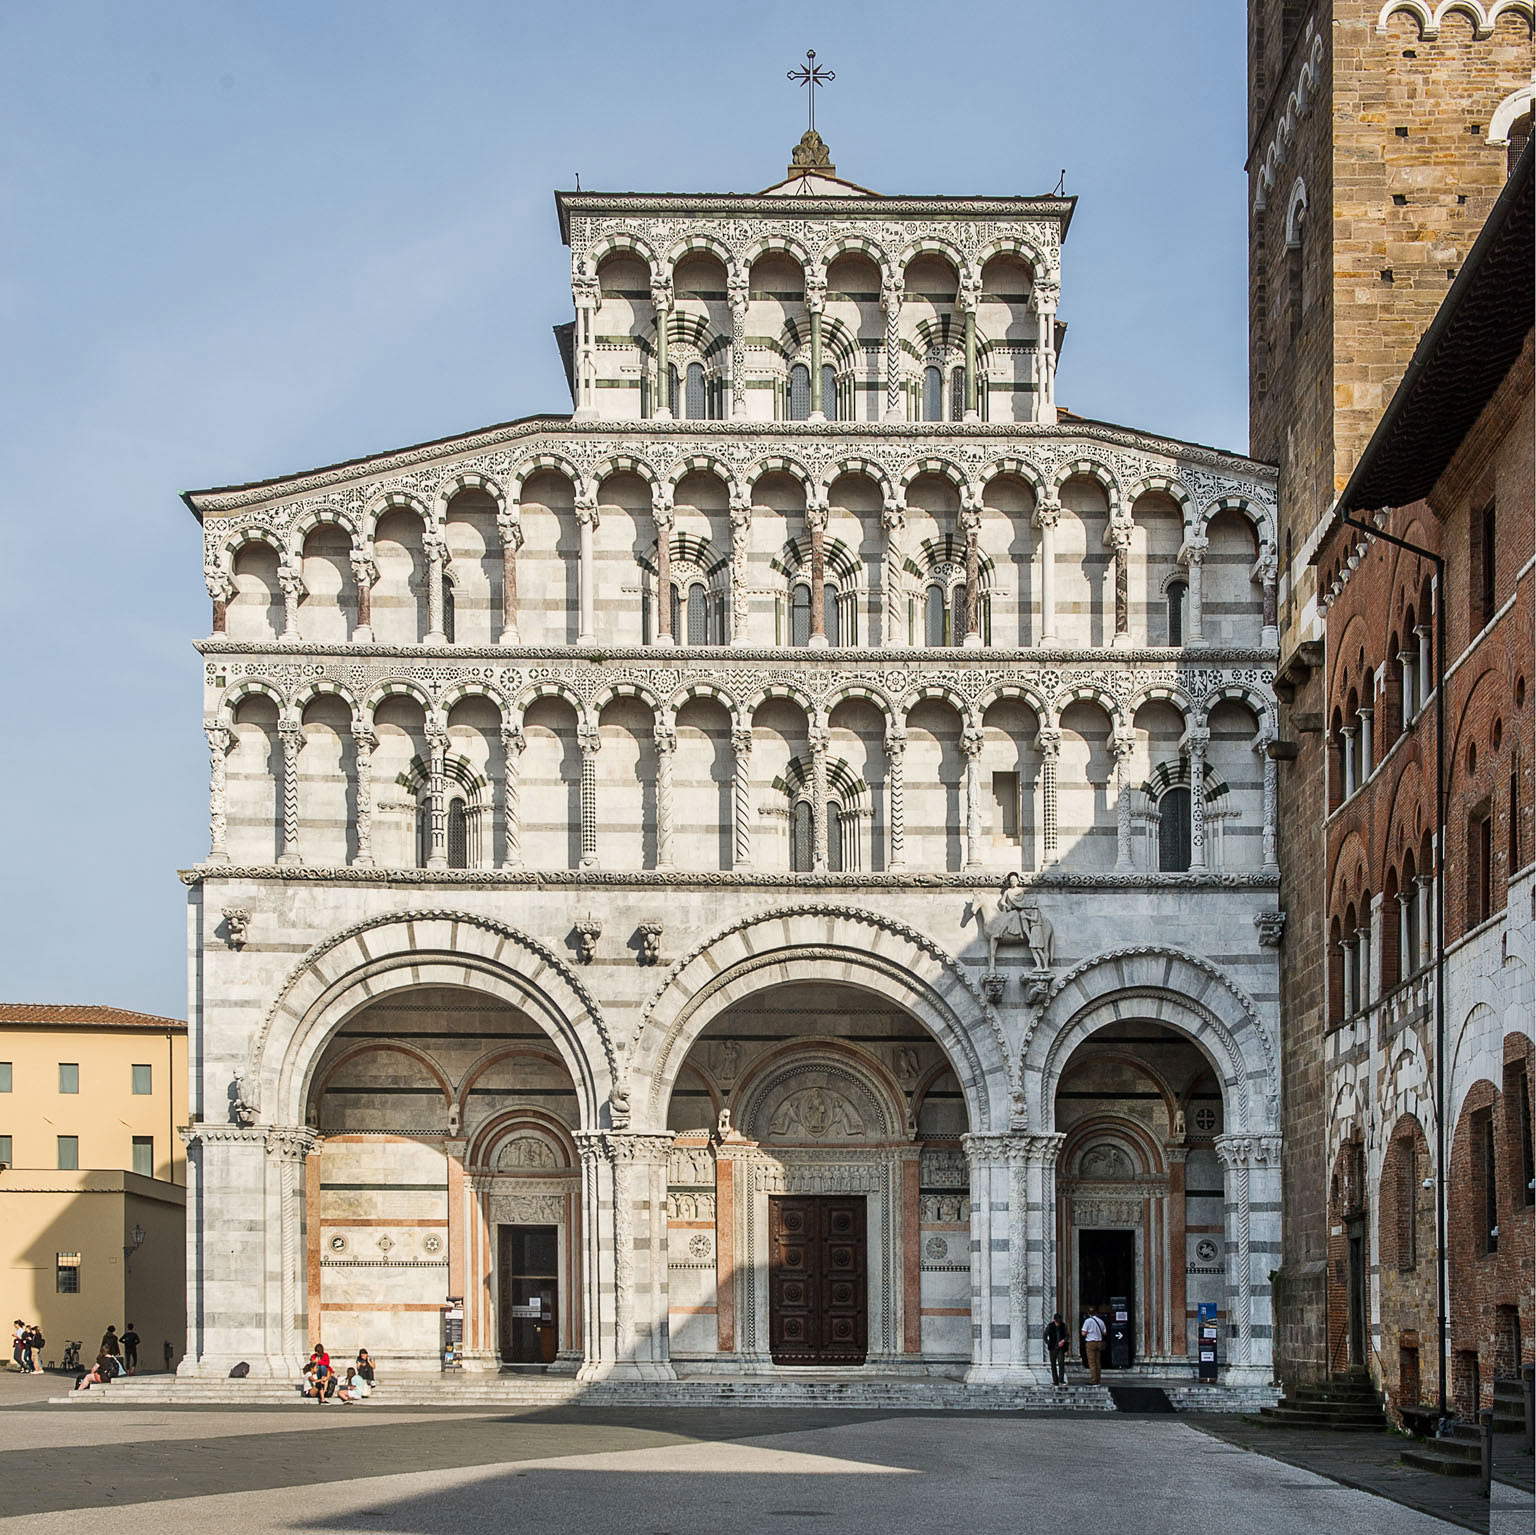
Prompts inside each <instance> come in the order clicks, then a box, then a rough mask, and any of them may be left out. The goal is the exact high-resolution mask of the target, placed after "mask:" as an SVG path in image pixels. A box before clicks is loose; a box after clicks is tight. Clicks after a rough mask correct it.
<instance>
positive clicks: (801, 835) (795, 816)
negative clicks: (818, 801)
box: [789, 799, 815, 874]
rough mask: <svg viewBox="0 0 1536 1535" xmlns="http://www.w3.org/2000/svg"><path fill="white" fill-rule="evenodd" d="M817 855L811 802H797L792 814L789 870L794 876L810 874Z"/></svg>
mask: <svg viewBox="0 0 1536 1535" xmlns="http://www.w3.org/2000/svg"><path fill="white" fill-rule="evenodd" d="M814 859H815V854H814V851H813V846H812V833H811V802H810V801H809V800H808V799H802V800H796V801H795V805H794V809H793V810H792V811H791V812H790V825H789V868H790V872H791V873H792V874H809V873H810V872H811V865H812V863H813V862H814Z"/></svg>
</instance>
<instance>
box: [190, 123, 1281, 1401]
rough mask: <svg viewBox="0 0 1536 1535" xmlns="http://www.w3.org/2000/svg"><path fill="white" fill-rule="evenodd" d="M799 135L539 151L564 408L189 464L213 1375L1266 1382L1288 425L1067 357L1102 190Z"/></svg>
mask: <svg viewBox="0 0 1536 1535" xmlns="http://www.w3.org/2000/svg"><path fill="white" fill-rule="evenodd" d="M796 161H797V164H796V165H795V166H794V167H793V168H792V169H791V172H790V174H789V176H788V177H787V179H786V180H785V181H783V182H781V183H780V184H778V185H776V186H774V187H770V188H769V189H767V191H765V192H763V193H760V194H757V195H755V196H735V195H731V196H702V195H687V196H681V195H670V194H668V195H654V196H652V195H638V194H635V195H630V194H626V195H616V194H599V193H572V194H561V195H560V196H559V198H558V199H557V202H558V209H559V217H560V226H561V232H562V235H563V237H564V239H565V241H566V243H567V244H568V245H569V247H570V252H571V278H572V288H573V296H574V302H575V315H576V318H575V321H574V323H573V324H571V325H569V326H566V327H562V328H561V330H560V332H559V333H558V338H559V341H560V345H561V348H562V355H563V357H564V360H565V363H566V369H567V374H568V377H569V380H570V385H571V392H572V400H573V407H574V408H573V410H572V411H571V412H569V413H564V414H552V415H548V416H538V417H531V418H527V419H523V420H519V421H514V422H510V423H508V424H506V425H502V426H497V427H493V428H490V429H487V430H484V431H478V432H474V433H471V434H468V435H465V436H462V437H456V438H452V439H448V440H445V441H440V442H434V443H428V444H424V445H420V446H416V447H410V448H406V449H402V450H400V451H398V452H391V453H383V454H379V455H376V456H373V457H370V458H366V459H361V460H354V461H351V462H347V463H343V464H338V465H335V466H333V467H330V468H325V469H319V470H315V471H311V472H307V473H303V474H297V475H292V476H287V477H284V478H281V479H275V480H270V481H265V482H262V483H259V484H251V485H243V486H235V487H224V488H219V489H213V490H208V491H201V492H196V493H192V494H189V495H188V497H187V501H188V504H189V506H190V507H191V509H192V510H193V511H194V513H195V514H196V516H197V517H198V519H199V521H200V523H201V527H202V533H203V538H204V555H205V573H206V576H207V581H208V587H209V592H210V595H211V597H212V599H213V623H212V632H211V634H210V635H209V636H208V637H207V638H205V639H204V640H202V641H201V642H200V643H199V650H200V652H201V654H202V658H203V666H204V729H205V732H206V736H207V741H208V745H209V750H210V765H211V814H210V823H211V846H210V850H209V855H208V857H207V859H206V860H205V861H204V862H203V863H201V864H200V865H199V866H198V867H197V868H195V869H192V870H189V871H187V872H186V874H185V876H184V878H185V879H186V882H187V884H188V886H189V889H190V921H189V935H190V971H189V973H190V976H191V1000H190V1009H191V1010H190V1019H191V1029H192V1036H193V1041H194V1043H193V1049H192V1073H193V1087H192V1092H193V1098H192V1123H191V1125H190V1127H189V1129H188V1131H187V1140H188V1147H189V1169H190V1180H191V1194H190V1197H189V1238H190V1240H189V1249H190V1257H189V1281H188V1282H189V1302H190V1304H189V1317H190V1318H191V1322H190V1326H191V1339H190V1346H189V1355H188V1360H187V1363H186V1365H185V1366H184V1373H187V1374H191V1375H224V1374H227V1373H228V1371H229V1369H230V1367H231V1366H232V1365H234V1364H235V1363H237V1362H240V1361H245V1362H247V1363H249V1364H250V1365H251V1366H252V1370H253V1373H255V1374H258V1375H262V1374H265V1375H272V1376H279V1377H291V1376H293V1375H294V1374H296V1372H297V1370H298V1369H299V1366H300V1365H301V1363H302V1361H303V1359H304V1357H305V1355H306V1353H307V1351H308V1348H309V1346H310V1344H311V1343H312V1342H313V1340H314V1339H315V1338H317V1337H323V1338H324V1339H325V1340H326V1342H327V1343H328V1345H329V1346H330V1347H331V1349H332V1351H333V1352H338V1351H339V1352H340V1353H345V1352H346V1351H348V1350H350V1349H352V1348H355V1347H357V1346H359V1345H362V1346H366V1347H368V1348H369V1349H370V1350H371V1351H372V1352H373V1353H374V1354H375V1355H376V1356H378V1357H379V1358H381V1359H383V1360H385V1361H387V1362H388V1363H389V1364H390V1365H391V1366H392V1367H394V1368H395V1369H397V1370H406V1369H417V1370H421V1371H436V1370H438V1369H439V1368H440V1367H441V1365H442V1363H443V1357H444V1343H445V1336H446V1338H447V1343H448V1346H449V1349H450V1351H451V1358H450V1360H449V1362H450V1363H451V1364H453V1365H455V1366H459V1367H462V1368H464V1369H467V1370H480V1371H485V1372H491V1371H495V1370H498V1369H502V1368H505V1367H515V1368H520V1369H524V1370H527V1369H534V1370H538V1369H543V1370H546V1371H549V1372H551V1373H554V1374H561V1373H564V1374H567V1375H576V1376H579V1377H580V1378H581V1379H585V1380H596V1379H602V1378H607V1377H620V1378H622V1377H626V1376H627V1377H630V1378H639V1379H649V1380H670V1379H673V1378H674V1377H682V1376H689V1375H711V1374H714V1375H744V1374H749V1375H754V1376H762V1375H776V1374H793V1372H795V1371H797V1370H801V1371H803V1370H806V1369H813V1370H817V1371H822V1370H827V1369H830V1368H837V1369H841V1370H846V1371H850V1372H854V1373H857V1372H861V1371H862V1372H866V1373H873V1374H879V1375H892V1374H896V1375H914V1376H927V1377H950V1378H964V1379H965V1380H968V1381H970V1382H975V1383H991V1382H999V1383H1009V1382H1017V1383H1023V1384H1030V1383H1037V1382H1042V1381H1047V1380H1048V1379H1049V1374H1048V1371H1047V1369H1046V1364H1045V1357H1044V1352H1043V1348H1042V1345H1041V1341H1040V1338H1041V1332H1042V1329H1043V1326H1044V1324H1045V1322H1046V1321H1047V1320H1048V1318H1049V1317H1050V1315H1051V1312H1052V1311H1053V1310H1055V1309H1058V1308H1059V1309H1060V1310H1062V1311H1063V1312H1064V1313H1065V1314H1067V1315H1068V1317H1069V1319H1070V1318H1072V1317H1075V1316H1076V1315H1078V1314H1079V1313H1080V1312H1081V1311H1082V1310H1083V1309H1084V1308H1085V1307H1086V1306H1087V1305H1089V1304H1097V1305H1099V1306H1101V1307H1104V1306H1107V1305H1110V1303H1112V1302H1113V1308H1112V1310H1113V1312H1114V1313H1115V1314H1117V1315H1118V1313H1120V1312H1123V1313H1124V1314H1125V1321H1126V1333H1127V1338H1126V1342H1127V1344H1128V1346H1129V1350H1130V1365H1131V1367H1132V1368H1139V1369H1144V1370H1146V1371H1149V1372H1155V1373H1160V1374H1167V1373H1170V1372H1174V1371H1182V1370H1184V1369H1185V1368H1189V1369H1191V1371H1192V1367H1193V1364H1194V1338H1195V1316H1196V1312H1197V1308H1198V1307H1199V1305H1200V1304H1201V1303H1202V1302H1204V1303H1208V1304H1211V1305H1214V1306H1215V1308H1216V1310H1217V1315H1218V1318H1219V1321H1220V1324H1221V1334H1222V1336H1221V1341H1220V1344H1219V1349H1218V1354H1219V1366H1220V1369H1221V1371H1222V1376H1223V1379H1225V1380H1226V1381H1228V1382H1229V1383H1234V1384H1255V1383H1267V1382H1268V1381H1269V1379H1270V1376H1271V1332H1272V1316H1271V1296H1270V1281H1269V1275H1270V1271H1271V1270H1272V1269H1273V1268H1275V1267H1276V1266H1277V1262H1278V1253H1279V1239H1280V1232H1279V1208H1280V1192H1279V1178H1280V1139H1279V1125H1280V1104H1279V1081H1280V1077H1279V1059H1278V1056H1279V1048H1280V1040H1279V1028H1278V1015H1277V1004H1276V998H1277V992H1278V984H1279V983H1278V975H1277V964H1276V956H1277V948H1276V946H1277V944H1278V942H1279V938H1280V933H1281V929H1282V927H1283V922H1284V918H1283V914H1282V913H1281V912H1280V910H1279V909H1278V876H1277V871H1276V840H1275V837H1276V833H1275V801H1276V784H1275V767H1274V763H1273V761H1272V758H1271V755H1270V753H1269V751H1268V750H1267V748H1268V746H1269V744H1270V742H1271V740H1272V739H1273V735H1274V700H1273V689H1272V680H1273V672H1274V663H1275V658H1276V645H1277V634H1276V612H1275V572H1276V544H1275V517H1276V510H1275V477H1274V473H1273V471H1272V470H1271V469H1270V468H1269V467H1267V466H1265V465H1263V464H1260V463H1257V462H1253V461H1250V460H1249V459H1247V458H1244V457H1242V456H1239V455H1235V454H1230V453H1223V452H1217V451H1214V450H1211V449H1208V448H1204V447H1199V446H1195V445H1192V444H1189V443H1185V442H1181V441H1176V440H1173V439H1170V438H1165V437H1159V436H1155V435H1151V434H1148V433H1145V432H1141V431H1133V430H1128V429H1124V428H1120V427H1116V426H1112V425H1109V424H1106V423H1104V422H1100V421H1095V420H1091V419H1088V418H1085V417H1080V416H1077V415H1073V414H1071V413H1069V412H1067V411H1065V410H1063V409H1061V408H1060V407H1059V406H1058V405H1057V403H1056V391H1055V377H1056V362H1057V357H1058V352H1059V348H1060V343H1061V340H1062V335H1063V327H1062V325H1061V323H1060V322H1059V321H1058V320H1057V317H1056V316H1057V300H1058V295H1059V293H1060V285H1061V249H1062V242H1063V239H1064V237H1065V235H1066V232H1067V227H1068V224H1069V222H1070V219H1071V215H1072V211H1073V203H1072V201H1071V200H1070V199H1066V198H1060V197H1038V198H946V197H931V198H929V197H906V196H902V197H887V196H880V195H878V194H876V193H873V192H870V191H868V190H867V189H865V188H862V187H859V186H856V185H854V184H852V183H850V182H848V181H845V180H842V179H840V178H839V177H838V176H837V175H836V173H835V171H834V169H833V168H832V167H831V166H830V164H828V163H827V156H826V153H825V148H824V146H822V145H821V144H820V142H819V140H813V139H812V137H811V136H808V137H807V140H805V141H803V142H802V145H801V148H800V149H799V150H798V151H797V153H796ZM445 1319H446V1328H447V1330H446V1332H445Z"/></svg>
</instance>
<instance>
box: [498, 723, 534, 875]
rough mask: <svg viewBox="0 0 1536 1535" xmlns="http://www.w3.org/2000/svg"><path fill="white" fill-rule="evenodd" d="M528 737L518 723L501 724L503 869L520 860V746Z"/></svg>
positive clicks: (525, 742)
mask: <svg viewBox="0 0 1536 1535" xmlns="http://www.w3.org/2000/svg"><path fill="white" fill-rule="evenodd" d="M527 745H528V738H527V736H525V735H524V734H523V727H522V726H521V725H512V724H504V725H503V726H502V727H501V841H502V859H501V866H502V868H504V869H518V868H521V867H522V863H523V832H522V823H521V820H520V819H519V804H518V801H519V797H520V791H521V788H522V775H523V750H524V748H525V747H526V746H527Z"/></svg>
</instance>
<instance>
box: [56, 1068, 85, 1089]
mask: <svg viewBox="0 0 1536 1535" xmlns="http://www.w3.org/2000/svg"><path fill="white" fill-rule="evenodd" d="M59 1091H60V1092H61V1093H78V1092H79V1091H80V1066H79V1063H78V1062H75V1061H60V1062H59Z"/></svg>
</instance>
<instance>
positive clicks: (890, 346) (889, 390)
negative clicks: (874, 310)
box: [880, 277, 907, 421]
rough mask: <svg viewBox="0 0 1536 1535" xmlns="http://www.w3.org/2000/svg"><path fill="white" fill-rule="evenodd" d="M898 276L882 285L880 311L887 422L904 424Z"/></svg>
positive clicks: (900, 285) (899, 285)
mask: <svg viewBox="0 0 1536 1535" xmlns="http://www.w3.org/2000/svg"><path fill="white" fill-rule="evenodd" d="M902 288H903V283H902V280H901V278H899V277H887V278H886V279H885V281H884V282H883V283H882V284H881V285H880V310H881V312H882V313H883V314H884V315H885V419H886V420H887V421H904V420H905V419H906V414H907V413H906V411H904V410H903V409H902V408H901V296H902Z"/></svg>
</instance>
